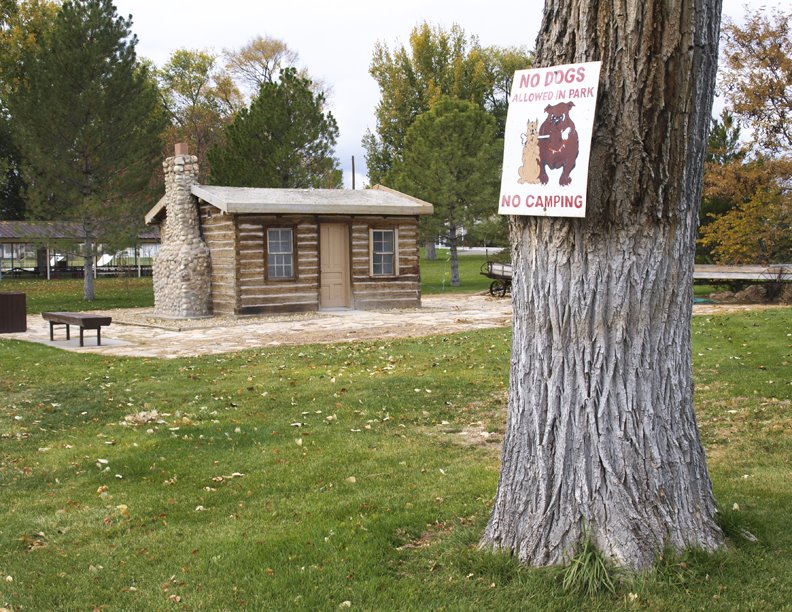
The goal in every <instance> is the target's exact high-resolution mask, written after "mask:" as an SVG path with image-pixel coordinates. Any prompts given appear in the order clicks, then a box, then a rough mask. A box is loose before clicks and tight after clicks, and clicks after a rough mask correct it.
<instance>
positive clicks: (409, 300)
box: [351, 217, 421, 310]
mask: <svg viewBox="0 0 792 612" xmlns="http://www.w3.org/2000/svg"><path fill="white" fill-rule="evenodd" d="M371 229H395V230H397V234H398V275H397V276H393V277H376V276H372V275H371V251H370V245H369V236H370V230H371ZM351 235H352V303H353V304H352V305H353V308H356V309H360V310H377V309H386V308H417V307H420V305H421V276H420V272H419V265H418V222H417V220H416V219H414V218H376V217H371V218H367V217H358V218H355V219H354V220H353V221H352V231H351Z"/></svg>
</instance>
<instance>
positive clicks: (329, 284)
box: [319, 223, 350, 308]
mask: <svg viewBox="0 0 792 612" xmlns="http://www.w3.org/2000/svg"><path fill="white" fill-rule="evenodd" d="M319 261H320V270H321V275H320V279H319V287H320V288H319V306H320V307H321V308H346V307H348V306H349V293H350V291H349V228H348V227H347V226H346V225H344V224H341V223H323V224H322V225H321V226H320V229H319Z"/></svg>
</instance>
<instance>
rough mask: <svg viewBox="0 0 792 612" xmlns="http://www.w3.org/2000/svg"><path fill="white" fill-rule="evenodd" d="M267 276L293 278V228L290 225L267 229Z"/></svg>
mask: <svg viewBox="0 0 792 612" xmlns="http://www.w3.org/2000/svg"><path fill="white" fill-rule="evenodd" d="M267 278H272V279H284V278H294V230H293V229H292V228H291V227H271V228H268V229H267Z"/></svg>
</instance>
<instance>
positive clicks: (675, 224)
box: [482, 0, 723, 569]
mask: <svg viewBox="0 0 792 612" xmlns="http://www.w3.org/2000/svg"><path fill="white" fill-rule="evenodd" d="M720 10H721V2H720V0H690V1H687V0H686V1H682V0H667V1H665V2H662V3H661V2H659V1H657V0H621V1H620V2H605V1H593V2H592V1H589V0H547V2H546V4H545V10H544V19H543V23H542V27H541V30H540V33H539V36H538V39H537V62H536V65H537V66H552V65H557V64H565V63H574V62H584V61H595V60H601V61H602V63H603V64H602V71H601V76H600V97H599V100H598V105H597V113H596V118H595V125H594V137H593V143H592V152H591V162H590V168H589V190H588V209H587V215H586V218H585V219H560V218H556V219H553V218H538V217H512V218H511V221H510V234H511V240H512V261H513V262H514V279H513V285H512V296H513V303H514V340H513V349H512V366H511V382H510V389H509V411H508V423H507V431H506V436H505V440H504V447H503V455H502V468H501V476H500V482H499V484H498V491H497V495H496V499H495V505H494V508H493V511H492V514H491V516H490V520H489V523H488V525H487V528H486V531H485V534H484V537H483V540H482V545H483V546H489V547H493V548H501V549H506V550H509V551H511V552H513V553H514V554H515V555H516V556H518V557H519V559H520V560H521V561H523V562H525V563H528V564H531V565H555V564H562V563H565V562H567V561H568V560H569V559H570V557H572V556H573V555H574V554H575V553H576V552H577V548H578V546H579V545H580V544H581V543H582V541H583V540H584V539H586V538H591V539H592V540H593V542H594V543H595V545H596V546H597V547H598V548H599V549H600V550H601V551H602V552H603V553H604V554H605V555H606V556H608V557H609V558H610V559H611V560H612V561H614V562H615V563H617V564H619V565H622V566H626V567H630V568H633V569H644V568H647V567H649V566H651V565H652V564H653V563H654V562H655V560H656V559H657V557H658V556H659V555H660V554H661V553H662V552H663V549H664V548H665V547H666V546H670V547H672V548H673V549H675V550H682V549H685V548H688V547H696V548H703V549H706V550H713V549H716V548H718V547H719V546H721V545H722V542H723V535H722V533H721V531H720V529H719V528H718V527H717V525H716V524H715V522H714V518H713V517H714V514H715V512H716V510H715V503H714V499H713V496H712V487H711V483H710V479H709V475H708V473H707V468H706V461H705V457H704V451H703V448H702V445H701V441H700V439H699V435H698V430H697V426H696V420H695V415H694V412H693V383H692V369H691V349H690V329H691V328H690V325H691V312H692V274H693V258H694V252H695V248H694V247H695V234H696V223H697V213H698V206H699V202H700V196H701V183H702V169H703V162H704V153H705V146H706V136H707V129H708V125H709V118H710V113H711V107H712V97H713V89H714V79H715V71H716V63H717V45H718V32H719V23H720Z"/></svg>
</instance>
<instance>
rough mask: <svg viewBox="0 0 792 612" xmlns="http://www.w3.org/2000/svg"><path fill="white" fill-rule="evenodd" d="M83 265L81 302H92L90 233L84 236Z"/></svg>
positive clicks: (92, 265) (91, 241)
mask: <svg viewBox="0 0 792 612" xmlns="http://www.w3.org/2000/svg"><path fill="white" fill-rule="evenodd" d="M83 259H84V264H83V301H85V302H93V301H94V300H95V299H96V292H95V291H94V241H93V237H92V236H91V234H90V233H86V235H85V256H84V258H83Z"/></svg>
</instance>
